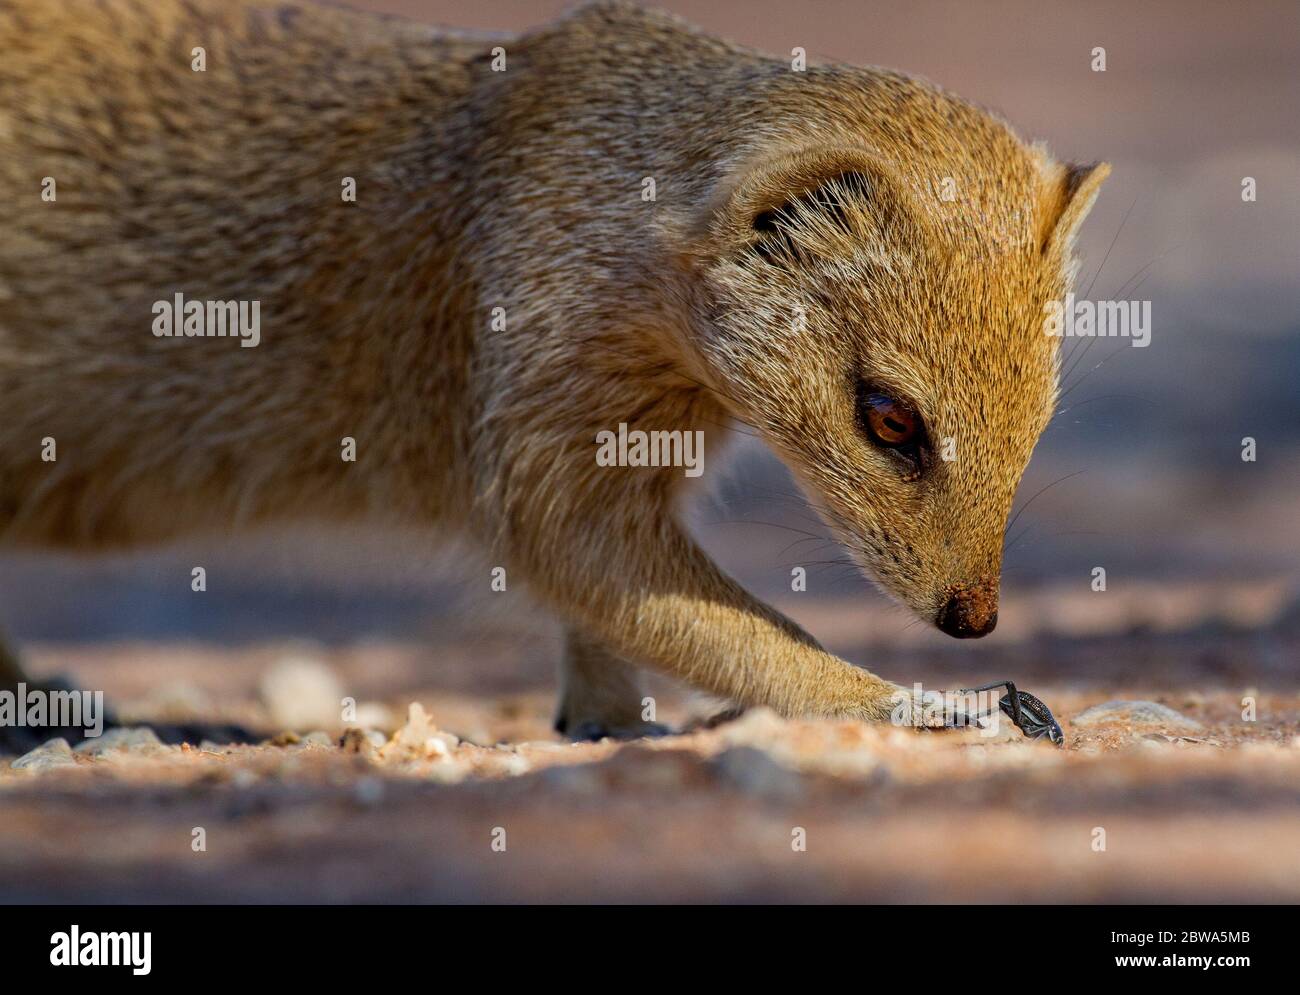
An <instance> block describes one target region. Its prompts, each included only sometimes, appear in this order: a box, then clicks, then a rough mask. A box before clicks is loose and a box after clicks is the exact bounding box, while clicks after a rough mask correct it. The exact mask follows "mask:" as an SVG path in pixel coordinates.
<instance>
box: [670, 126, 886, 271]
mask: <svg viewBox="0 0 1300 995" xmlns="http://www.w3.org/2000/svg"><path fill="white" fill-rule="evenodd" d="M892 189H893V187H892V183H891V181H890V180H889V178H888V177H887V176H886V174H885V172H884V170H883V168H882V167H881V166H880V164H879V162H878V161H877V160H876V159H875V157H874V156H872V155H871V154H870V153H869V152H867V151H866V150H864V149H858V148H852V147H815V148H808V149H803V150H800V151H797V152H793V153H788V154H785V155H781V156H778V157H776V158H768V159H760V160H758V161H756V162H751V163H749V164H747V165H745V166H742V167H741V168H740V169H738V170H737V171H736V172H735V173H734V174H733V175H732V176H731V177H730V178H729V179H728V180H727V181H725V182H724V183H723V184H721V185H720V188H719V190H718V191H717V193H716V195H715V196H714V198H713V200H712V203H711V204H710V206H709V209H708V211H707V212H706V216H705V218H704V219H702V222H703V223H702V225H701V230H700V231H698V232H697V235H698V238H697V239H696V246H697V250H699V249H704V250H705V251H708V250H710V249H711V250H712V252H710V253H709V254H714V255H716V254H717V253H718V252H719V251H722V252H731V251H742V252H753V253H754V254H755V255H756V256H757V257H758V258H760V259H762V260H763V261H764V262H766V263H768V264H772V265H781V264H782V263H783V262H788V261H792V260H795V259H798V258H799V257H800V256H802V255H804V254H817V255H832V254H834V253H836V252H837V251H843V250H845V249H847V248H850V247H851V245H852V244H853V243H855V242H858V243H860V242H861V240H862V239H863V238H864V237H865V236H867V235H868V234H869V233H870V232H871V231H872V230H873V229H874V228H875V222H876V221H877V220H878V217H879V215H880V214H881V213H882V212H883V211H885V210H887V207H886V206H884V205H887V204H888V203H889V202H891V201H892V200H893V198H892V197H890V196H888V193H887V190H888V191H892Z"/></svg>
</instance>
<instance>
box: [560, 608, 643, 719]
mask: <svg viewBox="0 0 1300 995" xmlns="http://www.w3.org/2000/svg"><path fill="white" fill-rule="evenodd" d="M644 699H645V684H644V681H643V680H642V677H641V673H640V671H639V669H638V668H637V666H636V665H635V664H633V663H629V662H628V661H626V660H623V659H620V658H619V657H618V656H616V655H615V654H614V653H612V652H611V651H610V650H609V649H607V648H606V647H605V645H604V644H602V643H601V642H600V641H599V640H597V639H593V638H591V637H590V636H587V635H585V634H584V633H583V632H582V631H581V630H579V629H576V628H574V627H572V626H570V627H569V629H568V631H567V633H566V635H565V646H564V659H563V660H562V661H561V663H560V702H559V708H558V710H557V712H556V716H555V731H556V732H558V733H561V734H562V735H566V736H568V737H569V738H570V739H579V740H581V739H602V738H604V737H605V736H612V737H614V738H615V739H635V738H637V737H640V736H659V735H663V734H664V733H666V732H668V727H667V726H664V725H661V724H660V723H658V722H651V721H647V720H646V719H643V718H642V715H643V713H644V704H643V702H644Z"/></svg>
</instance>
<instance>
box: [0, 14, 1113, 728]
mask: <svg viewBox="0 0 1300 995" xmlns="http://www.w3.org/2000/svg"><path fill="white" fill-rule="evenodd" d="M195 45H202V46H205V47H206V49H207V71H206V72H201V73H200V72H194V71H192V69H191V68H190V60H191V48H192V47H193V46H195ZM495 45H501V46H503V47H504V48H505V51H506V57H507V69H506V71H504V72H494V71H493V70H492V67H491V55H490V54H489V53H490V50H491V49H492V48H493V46H495ZM0 52H3V53H4V57H3V59H2V60H0V200H2V201H3V203H4V204H5V205H6V208H7V212H8V213H7V215H6V219H5V221H4V222H3V223H4V232H3V235H4V238H3V242H2V243H0V460H2V462H0V529H2V530H3V533H4V535H5V537H6V538H8V539H9V540H11V541H15V542H39V543H57V544H61V545H67V546H74V547H81V548H90V547H103V546H108V545H116V544H122V543H136V542H143V541H155V540H162V539H167V538H170V537H172V536H175V535H178V534H181V533H182V532H189V531H194V530H198V529H208V530H226V529H233V528H238V527H246V526H251V525H254V524H259V523H267V522H274V521H275V520H277V519H282V518H284V517H286V516H289V515H298V516H301V515H309V516H315V517H325V518H335V519H344V518H346V519H365V518H385V519H390V520H395V521H398V522H407V523H412V524H420V525H424V524H431V523H436V524H450V525H457V526H461V527H464V528H466V529H468V530H470V531H471V532H473V533H474V534H475V535H477V536H478V538H479V539H481V540H482V541H483V542H484V543H485V544H486V545H487V547H488V548H489V549H490V550H491V551H492V554H493V555H494V557H496V558H497V562H500V563H503V564H504V565H506V566H507V567H508V568H509V569H510V570H511V572H512V574H516V573H517V574H520V575H523V576H524V577H526V578H527V579H528V580H529V582H530V584H531V586H532V587H533V588H534V589H535V590H536V591H537V592H538V593H539V594H540V595H541V596H542V597H543V598H544V599H545V600H546V601H548V602H549V603H550V604H551V605H553V606H554V607H555V608H556V609H557V610H558V611H559V612H560V613H561V615H562V616H563V617H564V618H565V619H566V620H567V621H568V622H569V624H570V626H571V627H572V628H571V635H570V666H569V674H568V679H567V681H566V691H565V697H564V701H563V702H562V708H561V712H562V715H561V718H562V719H563V720H564V721H565V722H566V723H567V725H568V727H569V728H570V729H574V728H577V727H579V726H582V727H585V728H587V729H588V730H590V729H591V728H593V727H594V728H599V729H604V730H610V731H617V732H635V731H637V730H638V729H641V728H643V726H642V723H641V719H640V716H639V712H640V696H639V692H638V691H637V684H636V681H635V677H634V673H633V671H632V669H631V667H630V666H629V665H627V664H625V663H623V662H622V661H631V662H632V663H635V664H649V665H652V666H655V667H659V668H661V669H663V670H665V671H667V672H669V673H672V674H674V675H676V676H678V677H680V678H682V679H684V680H686V681H688V682H691V683H693V684H695V685H697V686H699V687H702V688H707V689H709V690H711V691H713V692H716V693H718V694H720V695H723V696H725V697H728V698H731V699H735V700H737V701H740V702H744V703H761V704H767V705H771V706H773V707H775V708H777V709H779V710H780V711H782V712H785V713H815V714H826V715H849V716H859V717H863V718H872V719H879V718H883V717H885V716H886V715H888V713H889V708H890V696H891V694H892V693H893V692H894V691H895V686H894V685H892V684H891V683H889V682H887V681H884V680H881V679H879V678H877V677H875V676H873V675H871V674H869V673H867V672H865V671H862V670H859V669H857V668H854V667H852V666H850V665H848V664H846V663H845V662H843V661H841V660H839V659H837V658H836V657H834V656H832V655H830V654H828V653H826V652H825V651H823V650H822V649H821V648H820V647H819V646H818V645H817V644H816V643H815V641H814V640H813V639H812V638H811V637H810V636H808V635H807V634H806V633H804V632H802V631H801V630H800V629H799V628H798V627H796V626H795V625H794V624H793V623H791V622H789V621H788V620H786V619H784V618H783V617H781V616H780V615H778V614H777V613H776V612H774V611H773V610H771V609H770V608H768V607H766V606H764V605H763V604H761V603H759V602H757V601H756V600H755V599H754V598H752V597H751V596H750V595H748V594H747V593H746V592H745V591H743V590H742V589H741V588H740V587H739V586H738V585H737V584H736V583H735V582H733V581H732V580H731V579H730V578H728V577H726V576H725V575H723V574H722V573H721V572H720V571H719V570H718V569H717V567H716V566H714V565H713V564H712V563H711V562H710V561H709V560H708V558H707V557H706V556H705V555H704V554H703V553H702V552H701V551H700V550H699V549H698V548H697V547H696V546H695V544H694V543H693V542H692V541H691V540H690V538H689V537H688V536H687V535H686V534H685V532H684V531H683V530H682V529H681V528H680V527H679V525H678V524H677V522H676V519H675V517H674V505H675V502H676V500H677V498H678V489H679V487H680V482H681V481H682V480H683V475H682V473H681V470H680V469H667V470H657V471H656V470H647V469H635V468H609V467H600V466H597V465H596V462H595V459H594V451H595V446H594V444H593V439H594V436H595V433H596V432H598V431H601V430H604V429H614V428H616V427H617V425H618V424H619V423H620V422H626V423H628V424H629V425H630V426H631V427H633V428H640V429H644V430H651V429H666V430H679V431H686V430H695V429H699V430H702V431H703V432H704V433H705V439H706V449H707V451H708V452H709V453H711V454H712V453H716V451H717V450H718V449H719V448H720V447H721V446H722V445H724V444H725V441H726V434H727V431H726V428H725V427H724V426H726V425H727V424H728V423H729V421H730V420H732V419H739V420H741V421H743V422H746V423H748V424H749V425H752V426H754V427H755V428H757V429H758V431H759V432H760V433H761V434H762V436H763V437H764V438H765V439H767V440H768V441H769V442H770V443H771V445H772V446H773V447H774V448H775V449H776V450H777V451H778V452H779V453H780V454H781V455H782V457H783V458H784V459H785V460H786V461H787V463H788V464H789V465H790V467H791V468H792V470H793V471H794V472H795V473H796V474H797V475H798V476H799V478H800V479H801V481H802V482H803V483H804V484H805V485H806V487H807V488H808V489H809V491H810V492H811V494H812V496H813V497H814V498H815V499H816V500H817V501H818V502H819V503H820V504H821V505H824V506H825V509H826V511H827V514H828V519H829V521H830V523H831V525H832V526H833V527H834V528H835V530H836V532H837V534H838V535H840V536H841V537H842V539H843V540H844V541H845V543H846V544H847V546H848V548H849V549H850V550H851V552H852V553H853V554H854V555H855V556H856V557H857V558H858V560H859V561H860V562H861V563H862V564H863V566H864V568H865V569H866V570H867V571H868V572H869V573H870V574H871V575H872V576H874V577H875V578H876V579H877V580H878V581H879V582H880V583H881V584H882V585H883V586H884V587H885V589H886V590H888V591H889V592H890V593H891V594H893V595H894V596H895V597H897V598H899V599H900V600H901V601H903V602H904V603H906V604H907V605H909V606H910V607H911V608H912V609H913V610H915V611H917V612H919V613H920V614H922V615H924V616H926V617H929V618H933V617H934V616H935V614H936V613H937V612H939V611H940V610H941V608H942V606H943V605H944V604H945V602H946V600H947V599H949V598H950V597H951V596H953V595H954V593H956V594H960V595H961V596H962V597H964V598H966V599H967V601H966V603H967V604H969V605H973V606H975V608H977V609H978V610H979V611H992V610H995V609H996V591H997V578H998V576H999V573H1000V562H1001V544H1002V533H1003V527H1004V523H1005V521H1006V516H1007V511H1008V509H1009V506H1010V503H1011V499H1012V495H1013V493H1014V491H1015V488H1016V484H1017V482H1018V480H1019V478H1020V475H1021V472H1022V470H1023V469H1024V466H1025V464H1026V462H1027V461H1028V459H1029V456H1030V452H1031V450H1032V449H1033V446H1034V443H1035V441H1036V440H1037V438H1038V435H1039V433H1040V432H1041V431H1042V429H1043V427H1044V426H1045V424H1046V423H1047V420H1048V417H1049V415H1050V412H1051V409H1052V406H1053V403H1054V395H1055V389H1056V388H1055V384H1056V362H1057V360H1056V355H1055V350H1054V343H1055V340H1054V339H1051V338H1049V337H1048V336H1046V335H1044V334H1043V333H1042V330H1041V327H1042V326H1041V316H1042V313H1043V310H1042V309H1043V304H1044V302H1045V301H1047V300H1049V299H1052V298H1054V297H1059V296H1061V295H1062V294H1063V293H1064V291H1065V289H1066V286H1067V284H1068V281H1069V279H1070V276H1071V273H1070V269H1071V262H1070V243H1071V241H1072V238H1073V234H1074V231H1075V230H1076V228H1077V226H1078V224H1079V223H1080V221H1081V220H1082V217H1083V215H1084V213H1085V212H1086V211H1087V208H1088V206H1089V205H1090V203H1091V201H1092V199H1093V197H1094V196H1095V194H1096V191H1097V187H1098V185H1099V183H1100V181H1101V179H1102V178H1103V177H1104V175H1105V172H1106V170H1105V168H1104V167H1101V168H1094V169H1070V168H1067V167H1063V166H1061V165H1059V164H1056V163H1054V162H1053V161H1052V160H1051V159H1050V158H1049V157H1048V155H1047V154H1046V153H1045V152H1044V151H1043V150H1042V149H1041V148H1038V147H1029V146H1026V145H1025V144H1023V143H1022V142H1021V141H1020V140H1019V139H1018V138H1017V137H1016V136H1015V135H1014V134H1013V133H1012V132H1011V131H1010V130H1009V129H1008V128H1007V127H1006V126H1005V125H1004V124H1003V123H1001V122H1000V121H998V120H997V119H995V118H993V117H991V116H990V115H988V114H987V113H985V112H983V111H980V110H979V109H977V108H975V107H973V106H971V105H969V104H967V103H965V102H963V101H960V100H958V99H957V98H954V97H952V96H950V95H948V94H946V93H944V92H942V91H941V90H939V89H937V88H935V87H933V86H931V85H929V84H926V83H923V82H920V81H917V80H914V79H911V78H909V77H906V76H903V75H899V74H896V73H891V72H885V71H881V70H876V69H857V68H852V67H847V66H840V65H828V66H813V67H810V68H809V69H808V71H806V72H794V71H792V70H791V67H790V65H789V64H788V63H787V62H786V61H784V60H782V59H773V58H768V57H764V56H760V55H758V54H756V53H753V52H750V51H748V50H745V49H742V48H738V47H735V46H733V45H730V44H728V43H725V42H722V41H718V40H715V39H713V38H710V37H706V36H704V35H702V34H700V33H698V32H696V31H694V30H693V29H691V28H689V27H687V26H685V25H683V24H681V23H680V22H678V21H677V20H675V19H672V18H669V17H667V16H664V15H661V14H658V13H654V12H647V11H643V10H640V9H638V8H635V7H632V6H630V5H626V4H622V3H600V4H596V5H594V6H591V7H588V8H585V9H583V10H581V11H579V12H577V13H576V14H574V15H571V16H569V17H567V18H565V19H562V20H560V21H559V22H557V23H556V24H554V25H553V26H550V27H547V28H545V29H542V30H539V31H536V32H534V33H531V34H529V35H526V36H524V37H521V38H517V39H514V38H511V39H504V40H501V39H490V38H473V37H460V36H452V35H448V34H447V33H445V32H437V31H434V30H433V29H430V28H424V27H419V26H415V25H411V24H407V23H403V22H400V21H392V20H385V19H379V18H372V17H365V16H361V15H357V14H353V13H349V12H346V11H343V10H336V9H325V8H315V7H309V6H299V5H296V4H279V5H277V4H274V3H260V2H248V0H220V2H217V0H193V2H189V3H181V2H177V0H102V2H98V3H91V2H88V0H87V2H70V3H66V4H48V3H45V2H43V0H0ZM46 176H52V177H54V178H55V179H56V181H57V192H58V195H57V201H56V202H55V203H45V202H43V201H42V200H41V198H40V189H41V182H42V178H43V177H46ZM345 176H352V177H355V178H356V179H357V190H358V197H357V202H356V203H345V202H343V201H342V199H341V197H340V183H341V181H342V178H343V177H345ZM646 177H652V178H654V180H655V184H656V197H655V199H654V200H653V201H647V200H644V199H643V198H642V189H643V188H642V181H643V179H644V178H646ZM846 177H850V178H852V179H851V182H850V180H849V179H846ZM945 184H946V185H947V187H948V188H949V189H953V190H955V192H956V195H955V197H954V198H952V199H951V200H947V199H944V198H943V197H942V196H941V195H940V190H941V189H942V188H944V186H945ZM827 189H829V190H831V191H832V192H835V193H837V195H842V202H843V203H844V204H846V205H847V206H846V210H845V211H844V214H843V216H842V217H840V218H839V219H838V221H835V223H832V221H828V220H827V219H826V218H825V217H823V216H822V215H821V214H820V213H819V210H818V209H817V207H816V205H815V204H814V205H813V206H811V207H809V206H807V205H808V203H811V202H810V201H806V198H805V202H803V203H804V206H799V204H800V203H801V202H800V201H799V198H800V195H813V196H821V195H820V194H817V193H816V192H817V191H823V193H824V191H826V190H827ZM790 204H794V206H793V207H792V208H791V212H792V213H790V214H789V215H788V217H789V218H792V219H794V221H793V222H791V223H792V225H793V227H792V228H791V229H790V230H789V231H787V232H785V233H784V235H785V237H787V238H788V240H789V241H788V244H789V245H790V246H791V253H790V254H789V256H788V257H786V258H785V259H784V261H782V260H777V261H775V262H774V261H773V260H772V259H770V258H764V257H763V255H762V254H760V253H759V252H756V251H755V248H754V244H755V240H756V237H755V231H754V219H755V217H756V215H757V214H759V213H760V212H763V211H765V210H772V209H776V208H779V207H781V206H782V205H790ZM832 220H834V219H832ZM795 222H797V223H795ZM178 291H179V292H183V293H184V294H185V295H186V296H187V297H190V298H195V299H223V300H224V299H258V300H260V301H261V302H262V341H261V344H260V345H259V346H258V347H257V348H253V349H242V348H238V347H237V344H236V343H234V342H232V341H228V340H209V339H184V338H181V339H160V338H156V337H154V336H153V335H152V334H151V333H150V330H149V329H150V320H151V314H150V305H151V303H152V302H153V301H155V300H158V299H167V298H170V297H171V295H172V294H174V293H175V292H178ZM498 307H500V308H504V309H505V319H506V325H505V328H504V330H502V329H500V328H499V327H495V326H494V325H493V323H492V311H493V309H494V308H498ZM858 376H862V377H867V378H869V379H870V380H871V382H873V383H878V384H886V385H888V386H889V387H890V388H891V389H894V390H897V391H898V392H900V393H901V394H903V395H905V396H907V397H909V398H911V399H912V401H913V402H914V403H915V404H916V405H917V407H918V409H919V411H920V412H921V413H922V414H923V416H924V418H925V420H926V423H927V426H928V427H929V430H930V432H931V434H932V435H933V436H934V438H935V439H941V438H944V437H952V438H953V439H954V440H955V443H956V459H955V460H953V461H952V462H943V461H936V462H935V463H934V465H931V466H929V467H927V469H926V471H925V473H924V474H922V475H921V477H920V479H914V480H909V479H906V475H904V474H900V472H899V469H898V467H897V466H896V465H894V463H893V462H891V457H890V456H889V454H887V453H883V452H881V451H879V450H878V449H875V448H873V446H872V445H871V444H870V443H869V442H868V441H867V440H866V439H865V438H864V436H863V434H862V432H861V430H860V428H859V426H858V425H857V424H856V423H855V407H854V396H853V383H854V378H855V377H858ZM345 436H350V437H353V438H355V439H356V440H357V452H358V459H357V461H356V462H355V463H348V462H344V461H342V460H341V459H340V440H341V439H342V438H343V437H345ZM45 437H53V438H54V439H56V440H57V445H58V459H57V462H54V463H50V462H43V461H42V460H41V459H40V453H41V440H42V439H43V438H45ZM974 592H978V593H974Z"/></svg>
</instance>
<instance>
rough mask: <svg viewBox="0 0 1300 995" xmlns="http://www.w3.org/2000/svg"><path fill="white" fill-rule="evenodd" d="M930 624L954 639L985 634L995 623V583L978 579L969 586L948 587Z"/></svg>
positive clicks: (996, 613)
mask: <svg viewBox="0 0 1300 995" xmlns="http://www.w3.org/2000/svg"><path fill="white" fill-rule="evenodd" d="M934 624H935V625H937V626H938V627H939V628H940V629H941V630H942V631H944V632H946V633H948V635H950V636H953V637H955V638H957V639H978V638H980V636H987V635H988V634H989V633H990V632H992V631H993V630H994V629H995V628H996V627H997V624H998V584H997V582H996V581H992V580H987V579H986V580H982V581H980V582H979V583H978V584H975V585H973V586H969V587H966V586H957V587H952V588H950V589H949V591H948V600H947V601H945V602H944V605H943V607H942V608H940V609H939V614H938V615H937V616H936V617H935V620H934Z"/></svg>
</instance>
